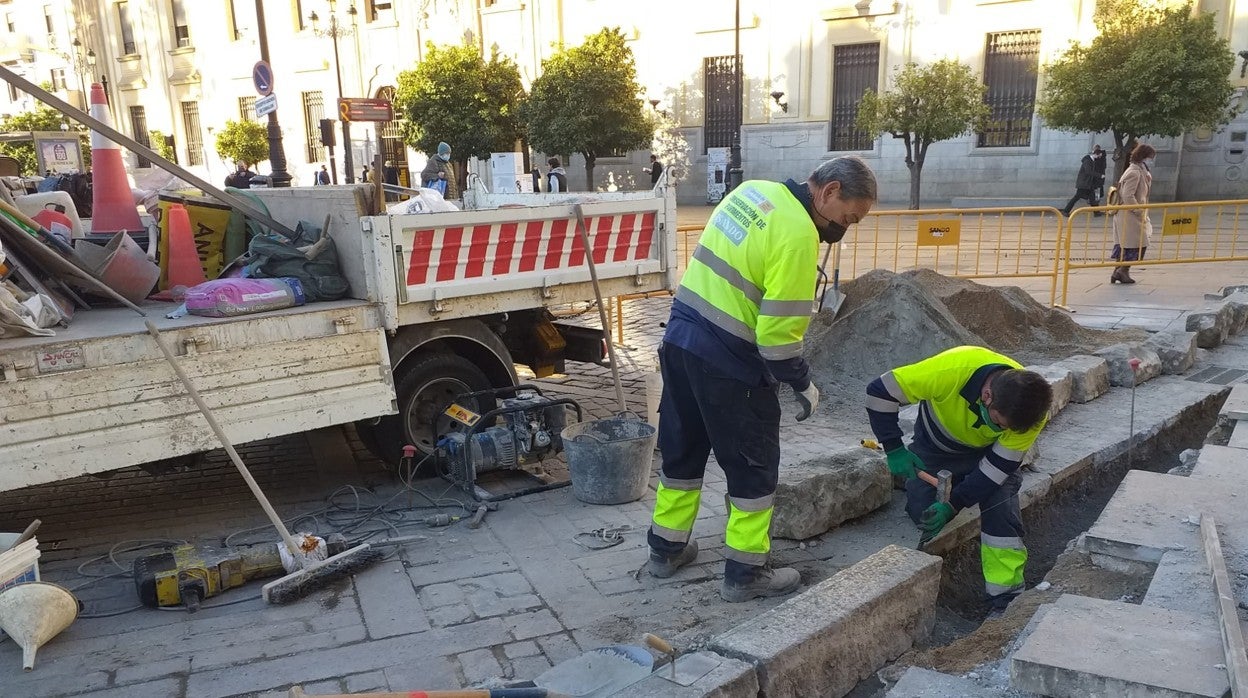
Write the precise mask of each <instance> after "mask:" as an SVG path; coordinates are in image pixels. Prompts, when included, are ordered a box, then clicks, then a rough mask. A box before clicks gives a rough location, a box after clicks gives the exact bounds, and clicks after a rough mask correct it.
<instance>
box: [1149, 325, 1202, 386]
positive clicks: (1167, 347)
mask: <svg viewBox="0 0 1248 698" xmlns="http://www.w3.org/2000/svg"><path fill="white" fill-rule="evenodd" d="M1144 346H1146V347H1148V348H1149V349H1152V350H1153V351H1155V352H1157V356H1158V358H1160V359H1161V372H1162V373H1165V374H1167V375H1181V374H1184V373H1187V371H1188V369H1190V368H1191V367H1192V365H1193V364H1195V363H1196V333H1195V332H1188V331H1186V330H1179V329H1173V330H1162V331H1161V332H1158V333H1156V334H1154V335H1152V336H1150V337H1149V338H1148V339H1147V340H1145V342H1144Z"/></svg>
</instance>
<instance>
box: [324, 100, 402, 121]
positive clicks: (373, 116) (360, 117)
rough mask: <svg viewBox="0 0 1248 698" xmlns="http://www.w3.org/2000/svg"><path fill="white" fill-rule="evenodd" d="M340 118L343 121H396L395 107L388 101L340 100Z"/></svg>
mask: <svg viewBox="0 0 1248 698" xmlns="http://www.w3.org/2000/svg"><path fill="white" fill-rule="evenodd" d="M338 118H339V119H341V120H343V121H394V107H393V106H392V105H391V104H390V100H388V99H361V98H349V99H340V100H338Z"/></svg>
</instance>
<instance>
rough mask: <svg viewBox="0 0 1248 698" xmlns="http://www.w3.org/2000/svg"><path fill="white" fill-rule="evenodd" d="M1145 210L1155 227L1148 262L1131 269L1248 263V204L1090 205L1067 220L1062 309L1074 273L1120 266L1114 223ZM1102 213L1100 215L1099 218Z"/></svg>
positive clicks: (1240, 201) (1147, 257) (1134, 263)
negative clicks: (1115, 254)
mask: <svg viewBox="0 0 1248 698" xmlns="http://www.w3.org/2000/svg"><path fill="white" fill-rule="evenodd" d="M1137 211H1143V212H1144V213H1145V214H1146V215H1147V216H1148V219H1149V221H1150V222H1151V224H1152V236H1151V240H1150V242H1149V244H1148V248H1147V250H1146V252H1145V254H1144V259H1142V260H1139V261H1131V262H1128V263H1127V264H1129V265H1131V266H1136V265H1139V266H1155V265H1162V264H1193V263H1206V262H1239V261H1246V260H1248V231H1242V230H1241V229H1240V225H1241V223H1242V224H1244V225H1248V200H1244V199H1233V200H1226V201H1188V202H1175V203H1166V204H1143V205H1140V204H1133V205H1118V206H1091V207H1086V208H1080V209H1077V210H1075V211H1073V212H1072V213H1071V215H1070V218H1069V220H1067V222H1066V234H1065V237H1064V244H1063V247H1064V249H1065V250H1066V254H1065V263H1064V264H1063V269H1062V284H1061V285H1062V293H1061V302H1060V303H1057V305H1059V306H1062V307H1064V306H1065V305H1066V300H1067V292H1068V288H1069V285H1070V272H1071V270H1072V269H1098V268H1100V269H1108V268H1112V267H1116V266H1119V265H1122V264H1123V262H1121V261H1117V260H1115V259H1114V258H1113V257H1112V250H1113V247H1114V243H1115V232H1114V231H1115V224H1116V223H1117V224H1119V225H1121V223H1118V221H1119V219H1120V218H1125V217H1126V216H1132V215H1134V212H1137ZM1098 214H1099V215H1098Z"/></svg>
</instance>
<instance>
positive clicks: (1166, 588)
mask: <svg viewBox="0 0 1248 698" xmlns="http://www.w3.org/2000/svg"><path fill="white" fill-rule="evenodd" d="M1142 603H1143V605H1145V606H1153V607H1155V608H1165V609H1169V610H1171V611H1180V612H1182V613H1187V614H1189V615H1193V616H1201V617H1203V618H1209V619H1210V620H1212V621H1215V622H1216V621H1217V620H1218V616H1217V603H1218V599H1217V596H1216V595H1215V594H1214V591H1213V577H1212V576H1211V575H1210V574H1209V567H1208V565H1207V563H1206V562H1205V554H1204V552H1203V550H1168V551H1166V552H1165V553H1162V556H1161V560H1160V562H1158V563H1157V571H1156V572H1155V573H1153V578H1152V580H1151V581H1150V582H1149V583H1148V592H1147V593H1146V594H1145V595H1144V600H1143V602H1142Z"/></svg>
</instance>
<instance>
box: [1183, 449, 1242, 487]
mask: <svg viewBox="0 0 1248 698" xmlns="http://www.w3.org/2000/svg"><path fill="white" fill-rule="evenodd" d="M1190 477H1191V478H1192V479H1195V480H1207V481H1213V482H1218V483H1221V482H1225V481H1227V480H1236V479H1241V480H1242V479H1244V478H1246V477H1248V456H1246V455H1245V454H1244V452H1243V451H1242V450H1240V449H1238V448H1231V447H1230V446H1214V445H1212V444H1207V445H1205V446H1203V447H1201V449H1200V456H1199V457H1197V458H1196V466H1195V467H1194V468H1192V474H1191V476H1190Z"/></svg>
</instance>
